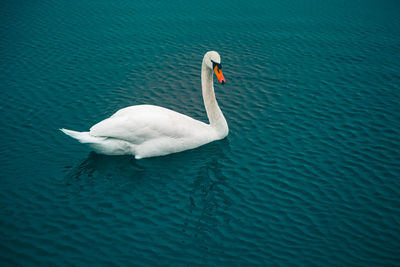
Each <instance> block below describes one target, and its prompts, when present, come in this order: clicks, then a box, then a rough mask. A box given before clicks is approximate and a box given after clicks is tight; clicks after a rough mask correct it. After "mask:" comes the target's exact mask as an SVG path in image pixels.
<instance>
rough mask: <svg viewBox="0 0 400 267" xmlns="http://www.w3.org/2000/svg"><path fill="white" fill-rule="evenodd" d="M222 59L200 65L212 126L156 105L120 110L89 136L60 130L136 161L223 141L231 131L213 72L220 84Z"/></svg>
mask: <svg viewBox="0 0 400 267" xmlns="http://www.w3.org/2000/svg"><path fill="white" fill-rule="evenodd" d="M221 68H222V66H221V57H220V55H219V54H218V53H217V52H215V51H209V52H207V53H206V54H205V55H204V57H203V62H202V65H201V87H202V94H203V100H204V106H205V109H206V112H207V117H208V120H209V122H210V123H209V124H206V123H204V122H201V121H198V120H195V119H193V118H191V117H189V116H186V115H184V114H181V113H178V112H175V111H173V110H170V109H167V108H163V107H160V106H154V105H136V106H130V107H126V108H123V109H120V110H118V111H117V112H116V113H115V114H114V115H112V116H111V117H109V118H107V119H105V120H103V121H100V122H99V123H97V124H95V125H94V126H92V127H91V128H90V130H89V131H88V132H77V131H72V130H68V129H64V128H62V129H60V130H61V131H62V132H63V133H65V134H66V135H69V136H70V137H72V138H75V139H77V140H78V141H79V142H80V143H84V144H87V145H89V146H90V147H91V148H92V149H93V150H95V151H96V152H97V153H100V154H106V155H134V156H135V158H136V159H141V158H148V157H154V156H163V155H168V154H171V153H176V152H181V151H184V150H188V149H193V148H196V147H199V146H201V145H204V144H207V143H209V142H213V141H216V140H220V139H223V138H225V137H226V136H227V135H228V132H229V128H228V124H227V122H226V120H225V117H224V115H223V114H222V111H221V109H220V108H219V106H218V102H217V100H216V98H215V93H214V85H213V72H214V73H215V75H216V77H217V78H218V81H219V82H220V83H221V84H224V83H225V78H224V75H223V74H222V71H221Z"/></svg>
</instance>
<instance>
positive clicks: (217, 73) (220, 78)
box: [214, 66, 225, 84]
mask: <svg viewBox="0 0 400 267" xmlns="http://www.w3.org/2000/svg"><path fill="white" fill-rule="evenodd" d="M214 72H215V76H217V79H218V81H219V83H220V84H224V83H225V78H224V75H223V74H222V71H221V69H220V68H218V66H215V67H214Z"/></svg>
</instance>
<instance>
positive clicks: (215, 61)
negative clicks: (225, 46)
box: [203, 51, 225, 84]
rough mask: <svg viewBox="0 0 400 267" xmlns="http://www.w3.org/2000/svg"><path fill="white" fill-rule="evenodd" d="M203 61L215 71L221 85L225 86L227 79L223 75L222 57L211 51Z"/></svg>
mask: <svg viewBox="0 0 400 267" xmlns="http://www.w3.org/2000/svg"><path fill="white" fill-rule="evenodd" d="M203 61H204V63H205V64H206V66H207V67H208V68H209V69H211V70H213V71H214V73H215V76H217V79H218V81H219V83H220V84H224V83H225V77H224V75H223V74H222V70H221V69H222V65H221V57H220V56H219V54H218V53H217V52H215V51H209V52H207V53H206V54H205V55H204V59H203Z"/></svg>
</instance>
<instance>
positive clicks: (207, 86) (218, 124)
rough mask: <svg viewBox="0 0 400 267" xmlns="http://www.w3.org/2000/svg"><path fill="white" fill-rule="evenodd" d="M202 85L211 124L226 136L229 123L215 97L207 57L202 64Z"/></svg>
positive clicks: (220, 133)
mask: <svg viewBox="0 0 400 267" xmlns="http://www.w3.org/2000/svg"><path fill="white" fill-rule="evenodd" d="M201 87H202V93H203V100H204V106H205V108H206V111H207V117H208V120H209V121H210V126H211V127H212V128H214V129H215V130H217V132H218V134H219V135H221V136H223V137H225V136H226V135H227V134H228V124H227V122H226V120H225V117H224V115H223V114H222V111H221V109H220V108H219V106H218V102H217V99H216V98H215V92H214V84H213V72H212V70H211V69H210V68H208V67H207V65H206V63H205V58H204V59H203V64H202V66H201Z"/></svg>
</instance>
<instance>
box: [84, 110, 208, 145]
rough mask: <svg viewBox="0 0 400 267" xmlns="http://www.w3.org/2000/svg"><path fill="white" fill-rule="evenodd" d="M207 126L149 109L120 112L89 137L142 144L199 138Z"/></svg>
mask: <svg viewBox="0 0 400 267" xmlns="http://www.w3.org/2000/svg"><path fill="white" fill-rule="evenodd" d="M207 127H208V125H207V124H205V123H203V122H200V121H197V120H194V119H192V118H190V117H188V116H186V115H183V114H180V113H177V112H175V111H172V110H169V109H166V108H162V107H158V106H152V105H139V106H132V107H127V108H124V109H121V110H119V111H117V112H116V113H115V114H114V115H112V116H111V117H110V118H108V119H105V120H103V121H101V122H99V123H97V124H96V125H94V126H93V127H92V128H90V134H91V135H93V136H98V137H110V138H115V139H121V140H125V141H128V142H130V143H132V144H141V143H144V142H146V141H149V140H154V139H159V138H166V137H167V138H171V139H181V138H190V137H192V136H195V135H197V134H200V133H201V132H203V131H204V129H205V128H207Z"/></svg>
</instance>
